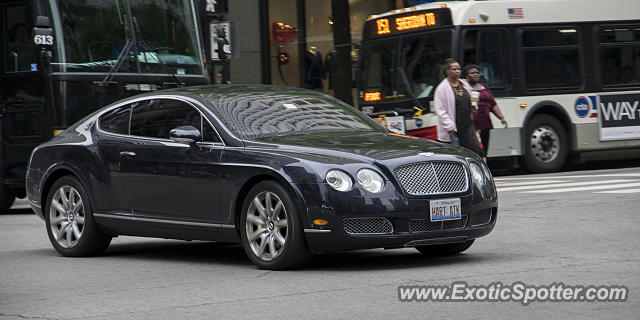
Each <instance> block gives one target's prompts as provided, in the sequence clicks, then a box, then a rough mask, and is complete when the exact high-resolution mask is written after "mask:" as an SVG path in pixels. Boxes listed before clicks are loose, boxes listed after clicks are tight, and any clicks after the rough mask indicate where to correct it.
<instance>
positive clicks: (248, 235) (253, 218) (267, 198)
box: [240, 181, 312, 270]
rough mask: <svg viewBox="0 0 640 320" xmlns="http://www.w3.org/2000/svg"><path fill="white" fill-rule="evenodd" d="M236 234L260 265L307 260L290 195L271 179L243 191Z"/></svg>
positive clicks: (269, 266) (294, 264) (285, 265)
mask: <svg viewBox="0 0 640 320" xmlns="http://www.w3.org/2000/svg"><path fill="white" fill-rule="evenodd" d="M240 235H241V238H242V246H243V247H244V251H245V252H246V254H247V256H248V257H249V259H250V260H251V262H253V264H255V265H256V266H257V267H258V268H260V269H269V270H281V269H290V268H294V267H300V266H303V265H305V264H307V263H308V262H309V261H310V260H311V256H312V254H311V251H310V249H309V247H308V245H307V241H306V239H305V236H304V233H303V230H302V223H301V222H300V218H299V216H298V212H297V210H296V207H295V204H294V202H293V199H292V197H291V195H290V193H289V192H288V191H287V190H285V189H284V188H283V187H282V186H281V185H280V184H278V183H276V182H274V181H262V182H260V183H258V184H256V185H255V186H254V187H253V188H251V190H250V191H249V193H248V194H247V197H246V198H245V200H244V204H243V205H242V211H241V213H240Z"/></svg>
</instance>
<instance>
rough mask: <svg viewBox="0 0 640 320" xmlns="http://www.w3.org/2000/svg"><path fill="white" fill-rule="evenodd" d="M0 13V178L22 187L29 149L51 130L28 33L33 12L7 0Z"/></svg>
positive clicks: (23, 3) (6, 183)
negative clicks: (0, 60)
mask: <svg viewBox="0 0 640 320" xmlns="http://www.w3.org/2000/svg"><path fill="white" fill-rule="evenodd" d="M0 17H1V18H0V21H1V22H0V24H1V26H0V27H1V32H0V35H1V38H0V49H1V52H2V53H1V54H2V57H3V59H2V62H0V83H1V86H0V88H1V89H0V119H1V120H0V121H1V124H0V128H1V137H2V145H1V146H0V149H1V150H0V151H2V152H1V154H2V156H1V157H2V160H1V161H0V166H2V168H1V169H2V174H1V175H0V179H2V181H1V184H3V185H4V187H3V188H4V189H5V190H12V189H14V186H15V187H17V190H23V189H24V188H22V187H23V186H22V183H23V181H24V176H25V172H24V171H25V167H26V162H27V161H28V159H29V153H30V152H31V150H32V149H33V148H34V147H35V146H36V145H38V144H39V143H41V142H43V141H45V140H48V139H49V138H50V137H51V135H52V133H51V130H50V125H48V122H49V120H48V118H49V117H48V115H47V114H48V112H47V108H46V107H45V106H46V94H45V92H46V90H45V85H44V76H43V71H42V70H39V69H40V67H39V65H38V63H37V60H36V52H35V45H34V43H33V39H32V35H31V33H32V29H33V24H34V22H35V20H34V16H33V15H32V14H31V11H30V8H29V6H28V4H27V2H26V1H11V2H8V3H7V2H2V3H0ZM18 193H21V192H20V191H18ZM18 195H20V194H18Z"/></svg>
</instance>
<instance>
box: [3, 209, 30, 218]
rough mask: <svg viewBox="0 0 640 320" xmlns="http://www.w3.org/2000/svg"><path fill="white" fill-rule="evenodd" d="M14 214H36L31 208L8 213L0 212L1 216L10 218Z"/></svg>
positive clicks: (13, 210) (8, 211)
mask: <svg viewBox="0 0 640 320" xmlns="http://www.w3.org/2000/svg"><path fill="white" fill-rule="evenodd" d="M13 214H16V215H17V214H34V213H33V210H31V209H30V208H21V209H9V210H7V211H3V212H0V215H3V216H8V215H13Z"/></svg>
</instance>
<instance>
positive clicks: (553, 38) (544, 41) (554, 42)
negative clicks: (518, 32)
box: [522, 27, 578, 47]
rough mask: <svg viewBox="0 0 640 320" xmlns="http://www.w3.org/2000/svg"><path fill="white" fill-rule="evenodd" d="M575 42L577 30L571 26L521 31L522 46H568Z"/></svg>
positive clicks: (576, 42) (575, 43)
mask: <svg viewBox="0 0 640 320" xmlns="http://www.w3.org/2000/svg"><path fill="white" fill-rule="evenodd" d="M577 44H578V32H577V30H576V29H575V28H571V27H567V28H554V29H548V30H530V31H523V32H522V46H523V47H542V46H570V45H577Z"/></svg>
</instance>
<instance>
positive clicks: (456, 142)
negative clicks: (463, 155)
mask: <svg viewBox="0 0 640 320" xmlns="http://www.w3.org/2000/svg"><path fill="white" fill-rule="evenodd" d="M449 136H450V137H451V144H452V145H456V146H459V145H460V138H459V137H458V133H457V132H453V133H451V134H450V135H449Z"/></svg>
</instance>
